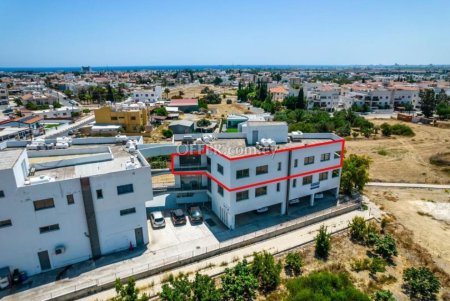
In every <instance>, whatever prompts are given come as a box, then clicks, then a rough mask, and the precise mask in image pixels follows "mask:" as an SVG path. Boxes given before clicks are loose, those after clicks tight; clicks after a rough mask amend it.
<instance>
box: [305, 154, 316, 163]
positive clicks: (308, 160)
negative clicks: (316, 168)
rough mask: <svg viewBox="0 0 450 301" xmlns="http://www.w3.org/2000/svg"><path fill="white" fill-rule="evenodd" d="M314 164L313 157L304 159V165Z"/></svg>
mask: <svg viewBox="0 0 450 301" xmlns="http://www.w3.org/2000/svg"><path fill="white" fill-rule="evenodd" d="M310 164H314V156H309V157H305V165H310Z"/></svg>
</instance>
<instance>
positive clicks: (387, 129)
mask: <svg viewBox="0 0 450 301" xmlns="http://www.w3.org/2000/svg"><path fill="white" fill-rule="evenodd" d="M380 128H381V134H382V135H383V136H386V137H389V136H390V135H392V128H391V126H390V125H389V124H388V123H386V122H385V123H383V124H382V125H381V126H380Z"/></svg>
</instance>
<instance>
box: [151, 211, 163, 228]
mask: <svg viewBox="0 0 450 301" xmlns="http://www.w3.org/2000/svg"><path fill="white" fill-rule="evenodd" d="M150 222H151V223H152V227H153V228H154V229H158V228H164V227H165V226H166V221H165V220H164V215H163V214H162V212H161V211H155V212H152V213H150Z"/></svg>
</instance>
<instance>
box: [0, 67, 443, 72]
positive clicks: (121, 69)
mask: <svg viewBox="0 0 450 301" xmlns="http://www.w3.org/2000/svg"><path fill="white" fill-rule="evenodd" d="M398 68H401V69H414V68H421V69H423V68H449V66H448V65H439V66H438V65H434V66H430V65H170V66H169V65H168V66H92V67H91V69H92V71H93V72H101V71H117V72H125V71H146V70H154V71H180V70H194V71H203V70H229V69H234V70H237V69H259V70H321V69H322V70H333V69H334V70H344V69H398ZM80 70H81V66H80V67H1V66H0V72H36V73H53V72H75V71H80Z"/></svg>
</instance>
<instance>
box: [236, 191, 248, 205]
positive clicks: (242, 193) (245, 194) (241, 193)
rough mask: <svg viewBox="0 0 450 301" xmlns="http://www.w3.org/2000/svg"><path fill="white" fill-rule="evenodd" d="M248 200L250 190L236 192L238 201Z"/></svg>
mask: <svg viewBox="0 0 450 301" xmlns="http://www.w3.org/2000/svg"><path fill="white" fill-rule="evenodd" d="M244 200H248V190H244V191H239V192H236V202H240V201H244Z"/></svg>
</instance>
